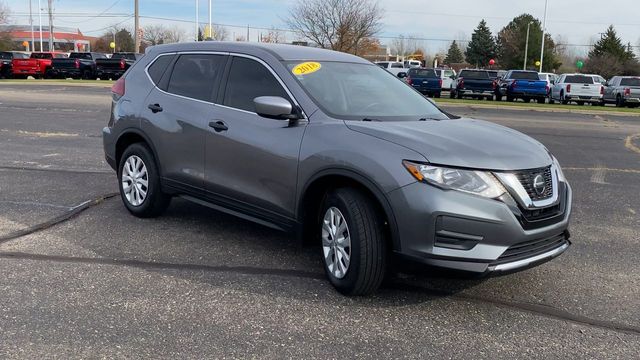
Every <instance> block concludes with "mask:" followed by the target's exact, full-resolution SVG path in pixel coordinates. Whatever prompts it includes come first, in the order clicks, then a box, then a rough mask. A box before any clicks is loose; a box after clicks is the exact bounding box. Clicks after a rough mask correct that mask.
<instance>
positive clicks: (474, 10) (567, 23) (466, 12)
mask: <svg viewBox="0 0 640 360" xmlns="http://www.w3.org/2000/svg"><path fill="white" fill-rule="evenodd" d="M0 1H2V0H0ZM4 1H5V2H6V3H7V4H8V5H9V7H10V8H11V9H12V11H13V13H14V16H13V18H12V22H13V23H20V24H26V23H28V18H27V17H25V16H24V14H26V13H28V11H29V0H4ZM31 1H32V2H33V5H34V11H35V10H36V9H37V6H38V5H37V4H38V1H37V0H31ZM296 1H297V0H213V21H214V23H222V24H229V25H236V26H237V27H228V28H227V30H228V31H229V33H230V35H231V34H232V33H236V34H237V35H241V34H242V35H244V34H246V26H247V25H251V26H252V27H262V28H271V27H276V28H283V27H285V25H284V22H283V21H282V18H284V17H286V16H287V14H288V9H289V8H290V7H291V5H292V4H294V3H295V2H296ZM46 3H47V1H46V0H42V4H43V7H46ZM379 3H380V5H381V6H382V7H383V8H384V9H385V17H384V20H383V22H384V29H383V33H382V34H381V35H382V36H383V37H384V36H397V35H399V34H413V35H416V36H420V37H424V38H429V39H446V40H451V39H465V38H469V37H470V34H471V33H472V31H473V29H474V28H475V26H476V25H477V23H478V22H479V21H480V19H482V18H485V19H486V20H487V22H488V24H489V26H490V27H491V29H492V31H493V32H494V33H496V32H498V31H499V30H500V29H501V28H502V27H503V26H504V25H506V24H507V23H508V22H509V20H510V19H511V18H513V17H514V16H517V15H519V14H522V13H524V12H528V13H531V14H532V15H534V16H536V17H538V18H540V19H541V18H542V16H543V12H544V0H457V1H455V2H451V1H433V0H405V1H402V0H379ZM114 4H115V5H114ZM112 5H113V7H111V6H112ZM207 6H208V0H201V1H200V7H201V11H200V15H201V21H203V22H205V21H206V17H207ZM110 7H111V8H110ZM54 8H55V12H56V14H58V15H57V16H56V18H55V20H54V23H55V24H56V25H58V26H68V27H78V28H79V29H80V30H81V31H83V32H84V33H87V34H88V35H99V34H100V33H101V32H102V30H101V29H103V28H105V27H108V26H110V25H113V24H116V23H118V22H121V21H123V20H124V22H123V23H122V25H124V26H128V27H132V24H133V20H130V19H129V20H128V19H127V18H126V17H124V16H122V17H104V16H102V17H95V18H86V17H85V18H80V17H69V16H68V14H69V13H87V14H91V15H98V14H100V13H102V12H105V11H106V12H105V14H104V15H127V14H132V13H133V0H119V1H117V0H102V1H96V0H55V1H54ZM109 8H110V9H109ZM107 9H108V10H107ZM140 13H141V15H142V16H150V17H166V18H172V19H176V20H178V19H183V20H189V21H193V19H194V17H195V15H194V14H195V0H140ZM548 13H549V14H548V19H549V20H548V24H547V29H548V30H549V31H550V32H551V34H552V35H553V36H554V37H555V36H557V35H562V36H563V41H565V42H568V43H571V44H578V45H579V44H589V43H590V42H591V41H593V40H594V39H596V38H597V37H598V36H599V35H598V33H600V32H602V31H604V30H605V29H606V27H607V26H608V24H614V25H616V27H617V30H618V32H619V34H620V35H621V36H622V38H623V40H624V41H625V42H631V43H632V44H633V45H639V44H638V43H639V41H640V18H639V17H638V14H640V1H638V0H617V1H616V2H615V6H611V3H610V2H607V1H601V0H566V1H559V0H549V12H548ZM35 22H36V24H37V16H36V19H35ZM44 22H45V24H46V19H45V21H44ZM141 23H142V25H143V26H144V25H147V24H159V23H162V24H165V25H168V26H179V27H181V28H183V29H184V30H185V31H187V32H189V33H193V28H194V26H193V25H191V24H189V23H185V22H178V21H168V20H159V19H151V18H143V19H142V20H141ZM96 30H98V31H96ZM260 31H263V32H264V30H252V32H251V37H252V38H253V39H254V40H255V38H257V36H258V34H259V32H260ZM289 37H290V38H291V37H292V36H289ZM388 41H389V40H387V39H384V38H383V39H382V42H383V43H385V42H388ZM424 45H425V46H426V47H427V50H428V51H438V50H441V49H443V48H445V47H446V46H447V45H448V44H447V42H444V41H437V40H431V41H426V42H425V44H424ZM576 49H577V50H581V51H584V50H585V49H586V48H579V47H576Z"/></svg>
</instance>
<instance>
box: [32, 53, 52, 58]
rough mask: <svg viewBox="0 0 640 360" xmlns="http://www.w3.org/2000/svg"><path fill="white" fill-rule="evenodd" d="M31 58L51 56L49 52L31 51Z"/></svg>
mask: <svg viewBox="0 0 640 360" xmlns="http://www.w3.org/2000/svg"><path fill="white" fill-rule="evenodd" d="M31 58H32V59H52V58H53V56H52V55H51V54H49V53H31Z"/></svg>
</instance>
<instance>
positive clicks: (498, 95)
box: [496, 92, 502, 101]
mask: <svg viewBox="0 0 640 360" xmlns="http://www.w3.org/2000/svg"><path fill="white" fill-rule="evenodd" d="M496 101H502V94H500V93H498V92H496Z"/></svg>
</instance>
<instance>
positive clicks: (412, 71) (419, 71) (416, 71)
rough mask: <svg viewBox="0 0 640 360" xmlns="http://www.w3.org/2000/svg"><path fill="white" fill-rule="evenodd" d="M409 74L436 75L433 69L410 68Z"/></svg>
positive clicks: (427, 76)
mask: <svg viewBox="0 0 640 360" xmlns="http://www.w3.org/2000/svg"><path fill="white" fill-rule="evenodd" d="M409 76H414V77H426V78H435V77H438V76H437V75H436V72H435V71H434V70H433V69H410V70H409Z"/></svg>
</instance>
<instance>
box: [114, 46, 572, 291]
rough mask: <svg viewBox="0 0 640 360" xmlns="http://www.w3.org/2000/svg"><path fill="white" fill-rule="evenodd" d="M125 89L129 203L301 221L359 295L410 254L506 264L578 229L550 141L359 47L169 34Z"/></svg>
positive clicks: (331, 273) (123, 146) (267, 221)
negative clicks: (392, 69) (467, 114)
mask: <svg viewBox="0 0 640 360" xmlns="http://www.w3.org/2000/svg"><path fill="white" fill-rule="evenodd" d="M301 59H304V60H301ZM470 75H471V74H470ZM484 76H485V77H488V76H487V74H486V72H484ZM110 100H111V111H110V112H109V116H106V118H108V121H107V122H106V126H105V127H104V128H103V130H102V134H103V147H104V153H105V159H106V161H107V163H108V164H109V165H110V166H111V167H112V168H113V169H114V170H115V171H116V174H117V175H116V176H117V184H118V187H119V191H120V198H121V200H122V203H123V207H125V208H126V210H127V211H128V212H130V213H131V214H132V215H133V216H137V217H141V218H148V217H154V216H159V215H160V214H161V213H162V212H163V211H164V210H166V208H167V207H168V206H169V204H170V201H171V198H172V197H180V198H182V199H186V200H190V201H194V202H196V203H198V204H201V205H204V206H209V207H212V208H214V209H216V210H218V211H223V212H227V213H229V214H232V215H235V216H239V217H241V218H243V219H245V220H252V221H254V222H256V223H259V224H262V225H266V226H269V227H271V228H274V229H279V230H282V231H287V232H290V233H294V234H297V235H298V239H300V240H301V241H303V240H307V241H310V242H312V244H313V245H314V249H317V256H318V260H319V261H321V262H322V264H323V265H322V266H323V269H324V271H325V274H326V276H327V278H328V281H329V282H330V283H331V284H332V285H333V286H334V287H335V288H336V289H337V290H338V291H340V292H341V293H343V294H346V295H365V294H370V293H372V292H374V291H376V289H377V288H378V287H379V286H380V284H381V283H382V282H383V280H384V279H385V278H386V275H387V271H388V270H389V269H390V268H391V267H392V264H394V263H397V262H398V261H401V262H403V263H409V262H418V263H421V264H425V265H435V266H439V267H442V268H448V269H455V270H461V271H467V272H472V273H475V274H478V275H479V274H506V273H510V272H515V271H519V270H524V269H527V268H530V267H533V266H536V265H539V264H541V263H543V262H546V261H549V260H551V259H553V258H555V257H557V256H559V255H560V254H562V253H563V252H564V251H566V250H567V249H568V248H569V247H570V244H571V242H570V241H569V237H570V233H569V230H568V229H569V222H570V218H571V204H572V190H571V186H570V185H569V183H568V182H567V180H566V178H565V176H564V174H563V172H562V170H561V168H560V165H559V164H558V161H557V160H556V158H555V157H554V156H553V155H552V154H551V153H550V152H549V150H547V148H546V147H545V146H544V145H543V144H541V143H540V142H538V141H536V140H535V139H533V138H531V137H529V136H527V135H524V134H522V133H519V132H517V131H515V130H511V129H508V128H505V127H503V126H500V125H498V124H494V123H491V122H485V121H481V120H476V119H462V118H458V117H456V116H454V115H450V114H448V113H446V112H445V111H443V110H441V109H439V108H438V107H437V106H436V105H435V104H433V103H432V102H431V101H429V100H428V99H426V98H425V97H423V96H421V95H420V94H418V93H417V92H416V91H414V90H412V89H409V88H408V87H407V86H405V85H404V84H402V83H401V82H400V81H398V80H397V79H394V78H393V77H391V76H389V75H388V74H385V73H384V72H383V71H380V69H378V68H376V67H375V66H374V65H373V64H371V63H369V62H368V61H366V60H364V59H362V58H359V57H356V56H353V55H350V54H346V53H341V52H334V51H327V50H322V49H317V48H310V47H306V46H294V45H283V44H268V43H247V42H217V41H203V42H191V43H180V44H170V45H160V46H154V47H151V48H150V49H147V50H146V55H145V56H144V57H143V58H142V59H140V61H138V62H137V63H136V64H134V65H133V67H132V68H131V70H130V71H129V72H127V73H126V74H125V76H123V77H121V78H120V79H119V80H118V81H117V82H116V83H115V84H114V85H113V88H112V96H111V98H110ZM454 119H455V120H454ZM105 120H107V119H105ZM219 221H225V219H224V218H222V219H220V220H219ZM156 225H157V226H161V225H160V224H159V222H155V223H154V222H147V223H146V226H150V227H153V226H156ZM184 226H188V225H186V224H185V225H184ZM157 230H158V231H161V229H157ZM107 231H108V229H107Z"/></svg>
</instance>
